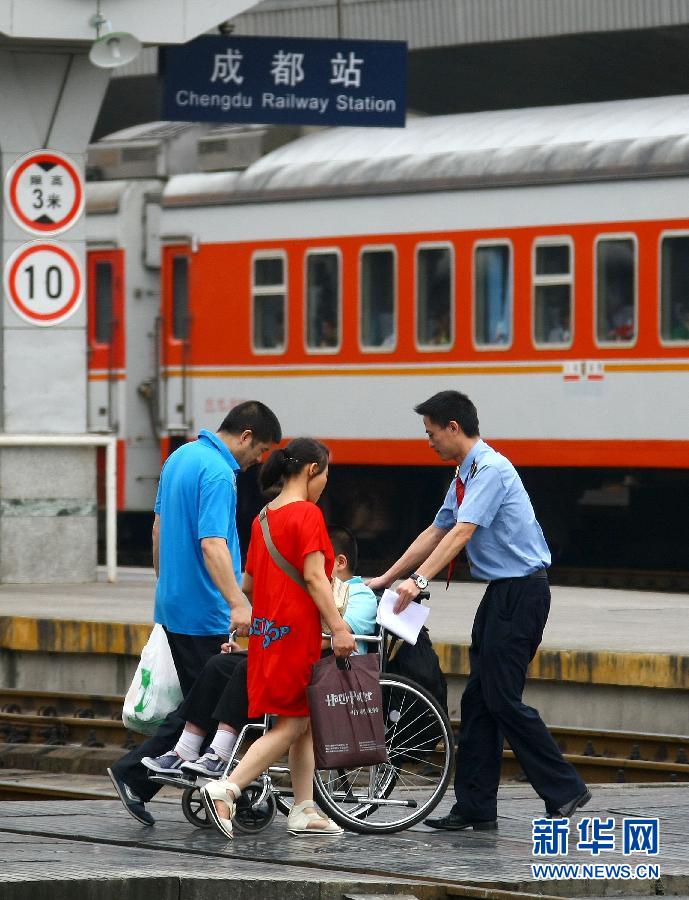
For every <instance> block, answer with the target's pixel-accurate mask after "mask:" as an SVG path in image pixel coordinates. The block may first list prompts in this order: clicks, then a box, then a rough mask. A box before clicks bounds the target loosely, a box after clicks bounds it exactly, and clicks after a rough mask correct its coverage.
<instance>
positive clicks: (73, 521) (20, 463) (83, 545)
mask: <svg viewBox="0 0 689 900" xmlns="http://www.w3.org/2000/svg"><path fill="white" fill-rule="evenodd" d="M95 533H96V462H95V451H94V450H93V448H90V447H84V448H81V447H79V448H74V447H41V448H38V447H33V448H32V447H16V448H15V447H11V448H8V447H6V448H2V449H0V582H4V583H13V584H18V583H27V582H38V583H55V582H62V583H70V582H71V583H78V582H86V581H93V580H94V579H95V574H96V542H95Z"/></svg>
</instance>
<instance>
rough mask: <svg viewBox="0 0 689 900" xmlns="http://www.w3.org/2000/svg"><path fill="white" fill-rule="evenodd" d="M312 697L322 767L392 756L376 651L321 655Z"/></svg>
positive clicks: (317, 754)
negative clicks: (387, 745)
mask: <svg viewBox="0 0 689 900" xmlns="http://www.w3.org/2000/svg"><path fill="white" fill-rule="evenodd" d="M308 697H309V709H310V713H311V731H312V733H313V749H314V754H315V757H316V768H317V769H338V768H343V769H350V768H354V767H356V766H371V765H374V764H375V763H384V762H387V761H388V754H387V750H386V749H385V723H384V721H383V701H382V695H381V690H380V673H379V665H378V654H377V653H367V654H366V655H364V656H350V657H349V659H340V660H338V659H336V657H334V656H328V657H326V658H325V659H321V660H319V661H318V662H317V663H315V664H314V666H313V674H312V676H311V684H310V685H309V689H308Z"/></svg>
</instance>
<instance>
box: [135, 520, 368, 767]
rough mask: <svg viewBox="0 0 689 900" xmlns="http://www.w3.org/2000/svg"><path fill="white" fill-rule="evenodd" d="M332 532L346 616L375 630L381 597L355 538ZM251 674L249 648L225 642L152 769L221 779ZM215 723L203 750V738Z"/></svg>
mask: <svg viewBox="0 0 689 900" xmlns="http://www.w3.org/2000/svg"><path fill="white" fill-rule="evenodd" d="M328 535H329V537H330V540H331V542H332V545H333V550H334V553H335V563H334V568H333V576H335V577H336V578H338V579H339V580H340V581H341V582H343V584H344V585H345V587H346V605H345V607H344V609H343V610H342V617H343V619H344V621H345V623H346V624H347V626H348V627H349V630H350V631H351V632H352V633H353V634H359V635H368V634H373V633H374V631H375V628H376V605H377V601H376V597H375V595H374V594H373V592H372V591H371V589H370V588H369V587H367V586H366V585H365V584H364V582H363V580H362V578H361V577H359V576H356V575H354V572H355V571H356V567H357V562H358V547H357V542H356V538H355V537H354V535H353V534H352V532H351V531H349V529H347V528H344V527H343V526H339V525H334V526H331V527H330V528H329V529H328ZM323 648H324V650H327V651H329V649H330V641H324V642H323ZM357 652H359V653H366V647H365V645H364V643H363V641H358V642H357ZM246 675H247V654H246V651H244V650H242V649H241V647H240V646H239V645H238V644H236V643H234V642H231V641H228V643H226V644H223V650H222V652H221V653H219V654H217V655H216V656H214V657H212V658H211V659H210V660H209V661H208V662H207V663H206V666H205V667H204V669H203V671H202V672H201V675H200V676H199V678H198V679H197V681H196V683H195V684H194V686H193V688H192V690H191V691H190V693H189V695H188V696H187V699H186V700H185V702H184V704H183V705H182V707H181V708H180V715H182V716H183V717H184V718H185V719H186V724H185V727H184V731H183V732H182V735H181V737H180V739H179V740H178V742H177V743H176V744H175V746H174V747H173V748H171V749H170V750H168V751H167V752H166V753H163V754H162V755H161V756H158V757H144V758H143V760H142V763H143V765H145V766H146V767H147V768H148V770H149V772H151V773H154V774H156V775H166V776H174V777H178V778H180V777H185V778H190V777H191V778H195V777H197V776H202V777H203V778H213V779H217V778H220V777H221V776H222V775H224V773H225V770H226V768H227V764H228V762H229V760H230V757H231V754H232V749H233V747H234V745H235V742H236V741H237V736H238V735H239V734H240V732H241V730H242V728H243V727H244V726H245V725H246V723H247V722H248V721H249V715H248V696H247V681H246ZM253 721H255V722H258V721H259V720H258V719H254V720H253ZM214 728H215V733H214V735H213V737H212V739H211V741H210V744H207V746H208V749H207V750H206V752H205V753H204V752H202V747H203V744H204V743H207V736H208V735H209V734H211V733H212V732H213V729H214Z"/></svg>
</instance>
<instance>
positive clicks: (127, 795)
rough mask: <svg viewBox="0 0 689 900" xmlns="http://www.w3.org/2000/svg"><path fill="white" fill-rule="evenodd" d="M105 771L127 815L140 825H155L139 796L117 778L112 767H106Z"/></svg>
mask: <svg viewBox="0 0 689 900" xmlns="http://www.w3.org/2000/svg"><path fill="white" fill-rule="evenodd" d="M107 772H108V775H109V776H110V781H112V783H113V785H114V787H115V790H116V791H117V796H118V797H119V798H120V800H121V801H122V805H123V806H124V808H125V809H126V810H127V812H128V813H129V815H130V816H132V818H134V819H136V821H137V822H141V824H142V825H155V819H154V818H153V816H152V815H151V814H150V812H147V810H146V807H145V806H144V802H143V800H142V799H141V797H138V796H137V795H136V794H135V793H134V791H133V790H132V789H131V788H130V787H129V785H128V784H125V782H124V781H122V779H121V778H118V777H117V775H115V773H114V772H113V771H112V769H108V770H107Z"/></svg>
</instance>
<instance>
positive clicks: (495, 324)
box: [474, 244, 512, 347]
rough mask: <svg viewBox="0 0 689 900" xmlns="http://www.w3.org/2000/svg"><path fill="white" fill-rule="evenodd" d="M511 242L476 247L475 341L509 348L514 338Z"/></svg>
mask: <svg viewBox="0 0 689 900" xmlns="http://www.w3.org/2000/svg"><path fill="white" fill-rule="evenodd" d="M511 255H512V254H511V247H510V245H509V244H479V245H478V246H477V247H475V248H474V341H475V343H476V346H477V347H507V346H508V345H509V344H510V343H511V341H512V272H511Z"/></svg>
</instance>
